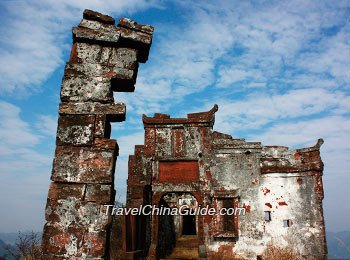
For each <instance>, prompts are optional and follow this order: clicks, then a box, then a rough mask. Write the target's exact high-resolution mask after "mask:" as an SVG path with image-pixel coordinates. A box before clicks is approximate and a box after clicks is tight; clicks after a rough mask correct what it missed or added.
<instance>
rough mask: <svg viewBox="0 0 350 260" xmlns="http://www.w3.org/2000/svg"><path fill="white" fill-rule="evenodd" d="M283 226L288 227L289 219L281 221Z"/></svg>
mask: <svg viewBox="0 0 350 260" xmlns="http://www.w3.org/2000/svg"><path fill="white" fill-rule="evenodd" d="M283 226H284V227H290V220H289V219H285V220H283Z"/></svg>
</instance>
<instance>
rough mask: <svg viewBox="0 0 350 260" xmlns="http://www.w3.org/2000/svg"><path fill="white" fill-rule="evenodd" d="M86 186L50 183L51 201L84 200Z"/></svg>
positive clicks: (49, 196)
mask: <svg viewBox="0 0 350 260" xmlns="http://www.w3.org/2000/svg"><path fill="white" fill-rule="evenodd" d="M85 189H86V185H85V184H75V183H57V182H52V183H50V189H49V195H48V198H49V199H50V200H58V199H68V198H76V199H80V200H83V198H84V193H85Z"/></svg>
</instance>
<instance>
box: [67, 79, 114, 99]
mask: <svg viewBox="0 0 350 260" xmlns="http://www.w3.org/2000/svg"><path fill="white" fill-rule="evenodd" d="M61 100H62V101H63V102H81V101H98V102H104V103H105V102H113V101H114V98H113V92H112V89H111V80H110V78H107V77H103V76H96V77H89V76H73V75H66V76H64V77H63V80H62V88H61Z"/></svg>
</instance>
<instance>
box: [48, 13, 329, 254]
mask: <svg viewBox="0 0 350 260" xmlns="http://www.w3.org/2000/svg"><path fill="white" fill-rule="evenodd" d="M114 23H115V21H114V19H113V18H111V17H109V16H107V15H102V14H100V13H97V12H93V11H89V10H85V11H84V19H83V20H82V21H81V23H80V24H79V26H78V27H74V28H73V46H72V52H71V56H70V59H69V62H67V64H66V67H65V73H64V77H63V81H62V88H61V101H62V103H61V104H60V107H59V119H58V129H57V141H56V145H57V147H56V152H55V158H54V163H53V169H52V175H51V180H52V181H53V182H52V183H51V184H50V189H49V194H48V199H47V205H46V212H45V217H46V221H47V223H46V224H45V227H44V232H43V239H42V248H43V251H44V254H45V259H48V260H53V259H55V260H63V259H76V260H78V259H91V260H92V259H93V260H102V259H109V258H108V244H109V242H108V240H109V232H110V223H111V216H110V214H106V210H107V207H106V206H105V205H106V204H113V203H114V198H115V190H114V170H115V164H116V158H117V155H118V145H117V142H116V140H113V139H109V138H110V132H111V125H110V123H111V122H121V121H124V120H125V114H126V107H125V104H123V103H114V98H113V91H129V92H130V91H131V92H132V91H134V84H135V82H136V75H137V71H138V62H146V61H147V58H148V54H149V50H150V46H151V43H152V34H153V27H151V26H148V25H140V24H137V23H136V22H135V21H132V20H130V19H126V18H121V19H120V20H119V23H118V25H117V26H115V25H114ZM217 110H218V106H217V105H215V106H214V107H213V108H212V109H211V110H210V111H207V112H202V113H193V114H188V115H187V118H171V117H170V116H169V115H166V114H154V116H153V117H147V116H145V115H144V116H143V124H144V128H145V141H144V145H137V146H135V154H134V155H131V156H130V158H129V175H128V181H127V184H128V188H127V205H126V206H127V207H128V208H138V207H140V206H142V205H154V206H156V207H163V208H178V207H181V206H183V205H188V207H189V208H190V211H191V210H192V211H194V210H196V209H197V208H200V207H202V208H205V207H207V206H208V207H210V208H214V209H215V210H220V209H222V208H234V209H238V208H244V210H245V212H246V214H245V215H237V214H236V215H233V216H229V215H195V216H193V215H188V216H182V215H176V216H170V215H146V214H144V215H137V216H133V215H125V216H124V225H123V234H121V235H122V236H123V240H124V244H123V250H124V256H125V259H145V258H147V259H165V258H166V259H206V258H207V256H208V253H209V252H212V251H214V252H215V251H222V252H225V253H227V254H230V253H235V254H237V255H240V256H241V257H243V258H245V259H258V258H259V255H261V253H262V252H263V250H264V249H265V248H266V247H268V246H271V245H281V246H290V247H293V248H295V249H297V250H298V251H300V252H301V253H302V254H304V255H306V256H316V257H318V258H319V259H327V247H326V241H325V230H324V219H323V209H322V200H323V187H322V171H323V163H322V161H321V158H320V152H319V149H320V146H321V144H322V142H323V141H322V140H319V141H318V142H317V144H316V145H315V146H313V147H309V148H303V149H297V150H289V149H288V148H287V147H284V146H263V145H262V144H261V143H259V142H246V141H245V140H244V139H233V138H232V137H231V136H230V135H226V134H222V133H219V132H215V131H213V125H214V121H215V113H216V111H217Z"/></svg>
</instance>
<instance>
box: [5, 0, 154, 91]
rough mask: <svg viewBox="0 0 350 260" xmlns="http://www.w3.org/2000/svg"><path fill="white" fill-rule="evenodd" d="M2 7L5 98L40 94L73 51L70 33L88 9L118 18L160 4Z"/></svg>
mask: <svg viewBox="0 0 350 260" xmlns="http://www.w3.org/2000/svg"><path fill="white" fill-rule="evenodd" d="M0 7H1V9H2V12H1V13H2V16H3V18H2V23H1V26H2V27H1V29H0V32H1V35H2V37H1V39H0V47H1V49H0V56H1V60H0V75H1V77H0V89H1V90H2V92H3V94H14V93H15V91H16V94H17V95H18V93H19V91H22V92H24V91H25V92H26V93H28V92H29V93H30V92H33V91H37V90H39V89H40V84H41V83H42V82H43V81H45V80H46V79H47V78H48V77H49V76H50V75H51V74H52V73H53V72H54V71H55V69H56V68H57V67H58V66H59V65H62V64H63V62H64V60H63V53H65V52H68V51H69V48H70V44H67V41H68V42H70V41H71V36H70V35H69V34H67V32H69V31H70V29H71V27H72V26H73V25H76V24H78V23H79V21H80V19H81V14H82V11H83V10H84V9H93V10H96V11H101V12H104V13H109V14H111V15H117V14H121V13H129V14H130V13H132V12H135V11H137V10H143V9H147V8H150V7H160V4H159V3H156V1H153V0H149V1H147V0H131V1H120V0H118V1H114V0H107V1H104V2H103V4H102V3H101V1H98V0H89V1H82V0H78V1H67V0H63V1H54V0H49V1H43V0H40V1H35V2H33V1H27V0H25V1H1V2H0ZM22 94H23V93H22Z"/></svg>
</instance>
